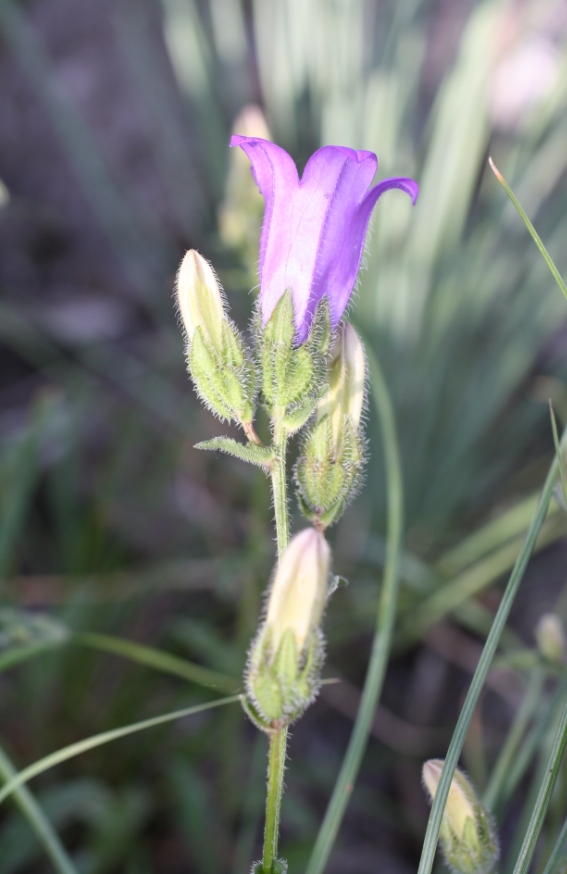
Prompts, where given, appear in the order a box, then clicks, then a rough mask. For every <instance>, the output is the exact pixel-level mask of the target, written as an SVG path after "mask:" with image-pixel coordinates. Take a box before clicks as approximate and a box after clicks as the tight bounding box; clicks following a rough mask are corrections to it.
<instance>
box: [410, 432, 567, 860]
mask: <svg viewBox="0 0 567 874" xmlns="http://www.w3.org/2000/svg"><path fill="white" fill-rule="evenodd" d="M566 437H567V432H564V434H563V437H562V441H561V445H563V444H564V442H565V440H566ZM557 473H558V464H557V458H554V460H553V462H552V464H551V466H550V469H549V473H548V474H547V479H546V481H545V484H544V487H543V490H542V493H541V496H540V499H539V503H538V506H537V509H536V512H535V515H534V517H533V519H532V521H531V524H530V527H529V529H528V532H527V534H526V539H525V541H524V546H523V548H522V550H521V552H520V554H519V555H518V558H517V560H516V564H515V565H514V569H513V571H512V574H511V576H510V579H509V580H508V584H507V586H506V590H505V592H504V595H503V597H502V601H501V602H500V606H499V608H498V612H497V613H496V616H495V619H494V622H493V625H492V628H491V629H490V634H489V635H488V637H487V639H486V644H485V646H484V649H483V651H482V656H481V657H480V661H479V663H478V665H477V669H476V671H475V673H474V676H473V679H472V682H471V685H470V688H469V691H468V693H467V697H466V700H465V703H464V705H463V709H462V710H461V713H460V716H459V719H458V720H457V725H456V727H455V731H454V733H453V737H452V739H451V743H450V744H449V749H448V750H447V755H446V758H445V764H444V766H443V771H442V773H441V779H440V781H439V786H438V787H437V792H436V794H435V799H434V801H433V805H432V807H431V813H430V815H429V822H428V823H427V831H426V834H425V840H424V844H423V850H422V854H421V859H420V863H419V869H418V874H431V869H432V867H433V861H434V859H435V851H436V849H437V841H438V839H439V830H440V828H441V820H442V818H443V812H444V810H445V804H446V803H447V796H448V794H449V788H450V786H451V780H452V779H453V774H454V773H455V768H456V767H457V762H458V760H459V756H460V754H461V751H462V749H463V744H464V742H465V738H466V736H467V731H468V728H469V725H470V722H471V719H472V716H473V713H474V710H475V707H476V705H477V703H478V700H479V698H480V694H481V692H482V688H483V686H484V682H485V680H486V676H487V674H488V671H489V669H490V665H491V662H492V659H493V658H494V654H495V653H496V649H497V647H498V643H499V641H500V636H501V634H502V631H503V629H504V626H505V624H506V621H507V619H508V614H509V613H510V610H511V607H512V604H513V602H514V598H515V597H516V593H517V591H518V588H519V585H520V583H521V581H522V578H523V576H524V572H525V570H526V567H527V564H528V561H529V559H530V556H531V554H532V551H533V548H534V546H535V542H536V539H537V536H538V534H539V531H540V529H541V526H542V524H543V521H544V519H545V516H546V513H547V509H548V507H549V502H550V500H551V497H552V494H553V489H554V486H555V482H556V479H557Z"/></svg>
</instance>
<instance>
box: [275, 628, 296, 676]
mask: <svg viewBox="0 0 567 874" xmlns="http://www.w3.org/2000/svg"><path fill="white" fill-rule="evenodd" d="M298 660H299V659H298V652H297V644H296V642H295V637H294V634H293V631H292V630H291V629H290V628H288V630H287V631H286V632H285V633H284V636H283V637H282V641H281V643H280V645H279V649H278V651H277V653H276V656H275V658H274V661H273V664H272V671H273V673H274V675H275V676H276V677H277V679H278V682H279V684H280V685H281V686H282V687H284V688H290V687H291V686H292V685H293V683H294V682H295V680H296V679H297V674H298Z"/></svg>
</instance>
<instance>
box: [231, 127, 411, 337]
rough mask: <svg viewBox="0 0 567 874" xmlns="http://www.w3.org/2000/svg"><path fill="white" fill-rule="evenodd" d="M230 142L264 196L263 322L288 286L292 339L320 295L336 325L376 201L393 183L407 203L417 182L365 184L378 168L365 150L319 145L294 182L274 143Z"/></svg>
mask: <svg viewBox="0 0 567 874" xmlns="http://www.w3.org/2000/svg"><path fill="white" fill-rule="evenodd" d="M230 144H231V146H240V147H241V148H242V149H243V150H244V151H245V152H246V154H247V155H248V157H249V159H250V162H251V164H252V173H253V176H254V179H255V180H256V183H257V184H258V188H259V189H260V191H261V193H262V194H263V195H264V200H265V209H264V221H263V224H262V237H261V241H260V265H259V266H260V299H261V308H262V321H263V324H264V325H265V324H266V322H267V320H268V319H269V318H270V316H271V314H272V312H273V311H274V308H275V306H276V304H277V302H278V300H279V299H280V297H281V296H282V294H283V293H284V292H285V291H286V289H288V288H289V289H291V293H292V297H293V305H294V316H295V328H296V340H297V342H298V343H303V342H305V340H306V339H307V337H308V336H309V332H310V329H311V324H312V322H313V316H314V313H315V310H316V308H317V304H318V303H319V301H320V300H321V299H322V298H323V297H324V296H325V295H327V297H328V300H329V307H330V312H331V322H332V325H333V327H336V325H338V323H339V321H340V318H341V316H342V314H343V313H344V311H345V308H346V306H347V304H348V302H349V299H350V296H351V294H352V290H353V288H354V284H355V282H356V276H357V273H358V268H359V267H360V260H361V258H362V252H363V248H364V240H365V237H366V230H367V228H368V222H369V220H370V216H371V214H372V210H373V208H374V206H375V204H376V201H377V200H378V198H379V197H380V196H381V195H382V194H383V193H384V192H385V191H389V190H390V189H391V188H399V189H401V190H402V191H405V192H406V194H409V196H410V197H411V199H412V202H413V203H415V201H416V198H417V195H418V186H417V183H416V182H414V181H413V179H408V178H406V177H404V176H396V177H394V178H392V179H384V180H383V181H382V182H379V183H378V184H377V185H374V186H372V187H371V184H372V181H373V179H374V175H375V173H376V168H377V166H378V160H377V158H376V155H374V154H373V153H372V152H366V151H361V150H359V151H355V150H354V149H348V148H345V147H343V146H324V147H323V148H322V149H318V150H317V151H316V152H315V153H314V154H313V155H312V156H311V158H310V159H309V161H308V162H307V164H306V167H305V170H304V171H303V175H302V177H301V179H300V178H299V175H298V173H297V168H296V166H295V163H294V161H293V159H292V158H291V157H290V156H289V155H288V154H287V152H285V151H284V150H283V149H282V148H280V147H279V146H277V145H276V144H275V143H271V142H269V141H268V140H264V139H260V138H259V137H245V136H233V137H232V139H231V141H230Z"/></svg>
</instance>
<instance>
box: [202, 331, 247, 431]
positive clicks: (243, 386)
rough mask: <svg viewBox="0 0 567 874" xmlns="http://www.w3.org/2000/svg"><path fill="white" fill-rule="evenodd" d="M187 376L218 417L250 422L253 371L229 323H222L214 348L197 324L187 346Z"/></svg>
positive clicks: (240, 341)
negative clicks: (218, 342)
mask: <svg viewBox="0 0 567 874" xmlns="http://www.w3.org/2000/svg"><path fill="white" fill-rule="evenodd" d="M188 364H189V371H190V373H191V377H192V379H193V382H194V384H195V388H196V389H197V393H198V394H199V397H200V398H201V400H203V401H204V403H205V404H206V405H207V406H208V407H209V408H210V409H211V410H212V411H213V412H214V413H216V414H217V415H218V416H220V418H221V419H228V420H236V421H238V422H251V421H252V419H253V418H254V408H255V395H256V374H255V370H254V366H253V364H252V361H251V360H250V357H249V355H248V353H247V352H246V348H245V346H244V343H243V341H242V338H241V336H240V334H239V332H238V330H237V328H236V327H235V325H233V323H232V322H231V321H230V320H229V319H225V320H224V321H223V323H222V330H221V346H220V349H217V348H215V347H214V346H213V344H212V342H211V341H210V339H207V338H206V337H205V335H204V334H203V332H202V330H201V328H200V327H197V328H196V329H195V331H194V333H193V338H192V340H191V343H190V345H189V350H188Z"/></svg>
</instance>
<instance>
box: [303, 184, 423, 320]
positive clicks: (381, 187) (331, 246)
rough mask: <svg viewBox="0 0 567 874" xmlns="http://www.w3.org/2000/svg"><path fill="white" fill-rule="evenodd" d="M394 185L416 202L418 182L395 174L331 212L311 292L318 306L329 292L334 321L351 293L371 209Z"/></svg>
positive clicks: (340, 315) (339, 316) (341, 313)
mask: <svg viewBox="0 0 567 874" xmlns="http://www.w3.org/2000/svg"><path fill="white" fill-rule="evenodd" d="M391 188H399V189H400V190H401V191H405V192H406V194H409V196H410V197H411V199H412V203H414V204H415V201H416V200H417V195H418V193H419V187H418V185H417V183H416V182H414V181H413V179H408V178H407V177H405V176H396V177H394V178H392V179H384V181H383V182H379V183H378V185H375V186H374V188H372V189H371V190H370V191H369V192H368V194H367V195H366V197H364V199H363V200H362V202H360V201H358V202H357V201H356V200H355V199H354V198H352V199H349V198H345V200H344V203H343V209H342V210H340V211H339V210H334V211H332V212H331V213H330V214H329V217H328V222H327V229H326V233H325V240H324V244H323V246H322V247H321V250H320V252H319V258H318V271H317V276H316V281H315V282H314V284H313V289H312V296H313V307H316V306H317V303H318V302H319V300H320V299H321V298H322V297H323V296H324V295H325V294H326V295H328V298H329V305H330V309H331V322H332V324H333V325H337V324H338V322H339V321H340V319H341V317H342V315H343V313H344V311H345V309H346V306H347V304H348V302H349V299H350V296H351V294H352V290H353V288H354V284H355V282H356V277H357V274H358V270H359V267H360V261H361V258H362V252H363V249H364V241H365V238H366V231H367V229H368V222H369V221H370V216H371V214H372V210H373V209H374V207H375V205H376V202H377V200H378V199H379V198H380V197H381V196H382V194H384V192H385V191H389V190H390V189H391Z"/></svg>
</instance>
